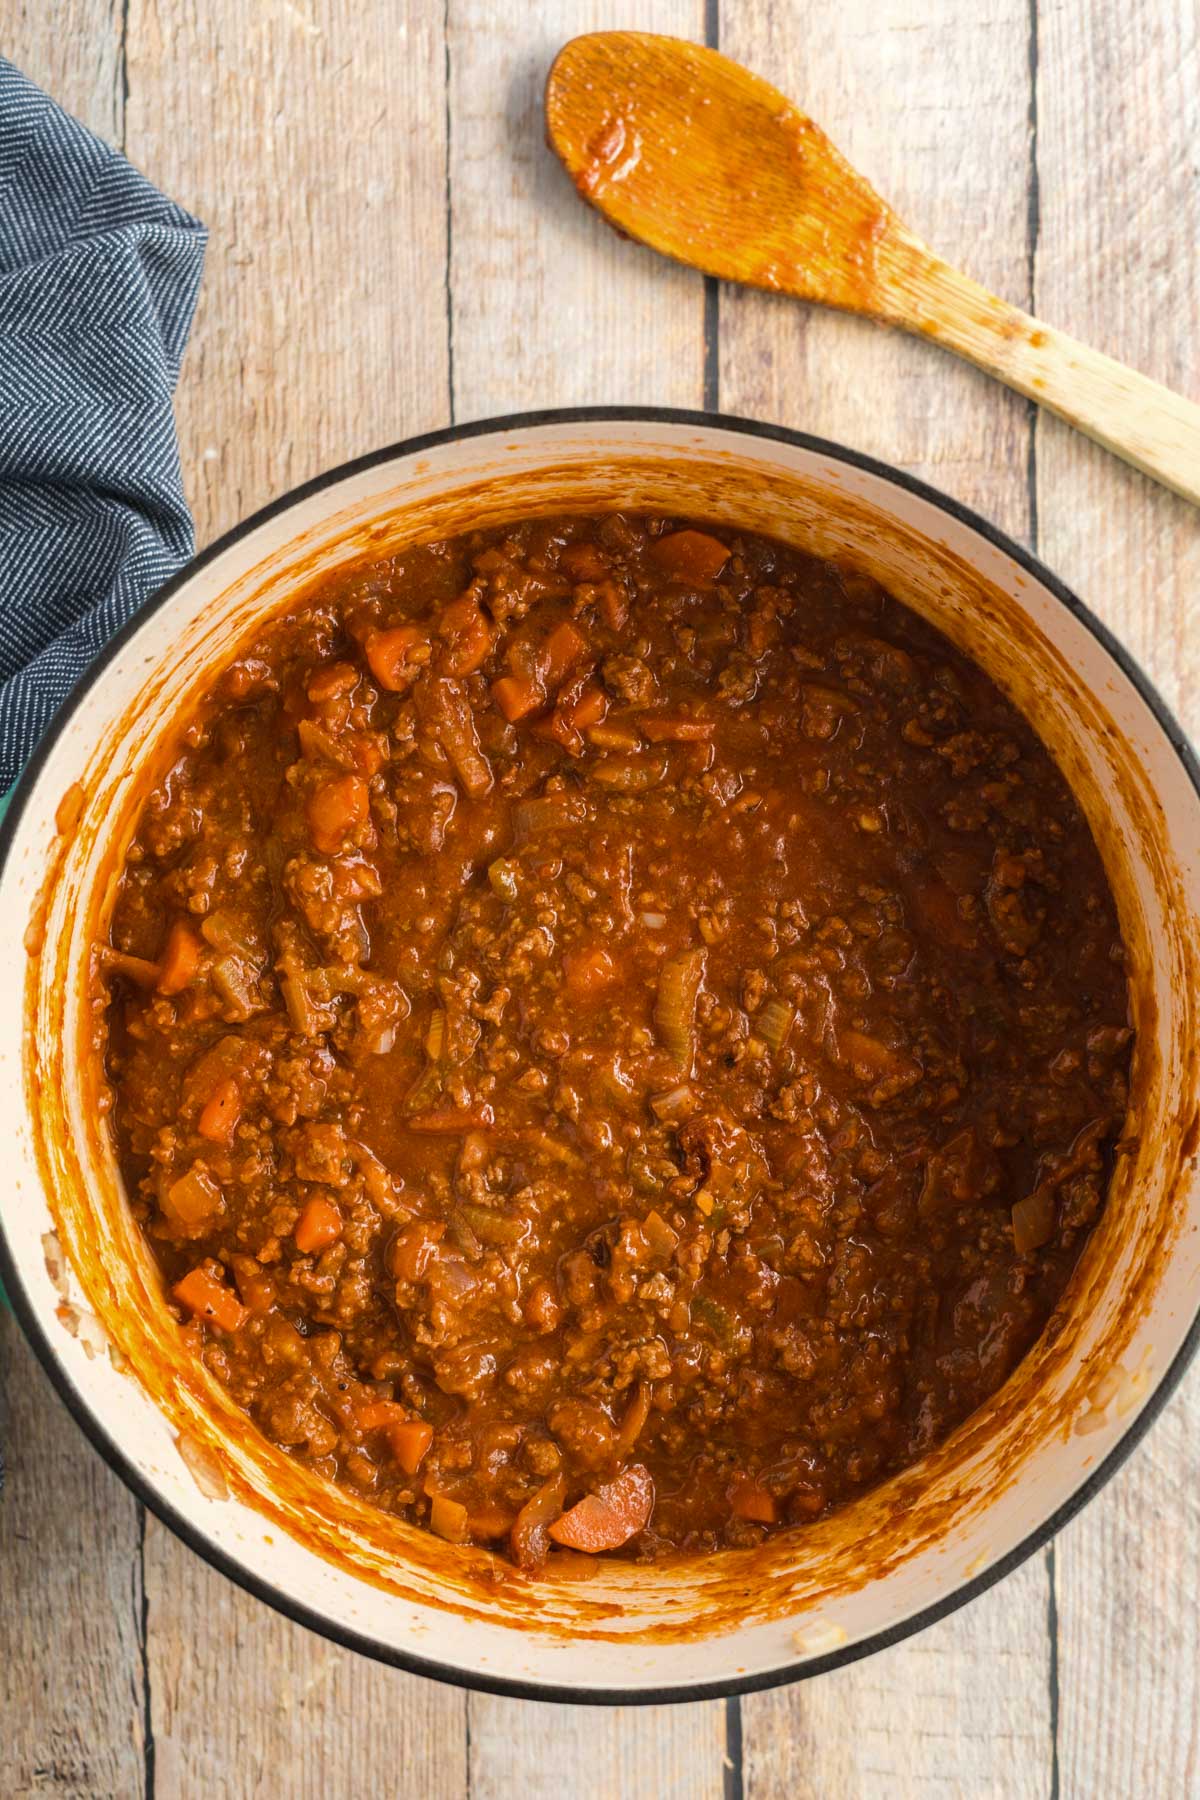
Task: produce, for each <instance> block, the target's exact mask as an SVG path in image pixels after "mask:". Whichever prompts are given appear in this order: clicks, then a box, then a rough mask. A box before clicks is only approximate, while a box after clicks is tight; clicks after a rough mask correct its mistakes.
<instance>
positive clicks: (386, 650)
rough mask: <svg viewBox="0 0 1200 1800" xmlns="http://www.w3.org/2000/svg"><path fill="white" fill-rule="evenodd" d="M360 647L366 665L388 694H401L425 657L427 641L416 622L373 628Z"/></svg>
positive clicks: (425, 659) (427, 651)
mask: <svg viewBox="0 0 1200 1800" xmlns="http://www.w3.org/2000/svg"><path fill="white" fill-rule="evenodd" d="M363 648H364V650H365V651H366V653H367V666H368V668H369V669H370V671H371V673H372V675H373V676H374V677H375V679H376V681H377V682H378V683H379V685H380V687H381V688H386V689H387V691H388V693H389V694H402V693H403V692H404V690H405V689H406V688H409V687H411V686H412V683H413V680H414V678H415V676H416V675H417V672H418V670H419V669H420V667H421V664H422V663H423V662H428V660H429V640H428V638H427V637H426V635H425V633H424V631H422V629H421V627H420V626H419V625H392V626H391V627H390V628H389V629H388V630H387V631H373V632H372V633H371V634H370V636H369V637H368V638H367V640H366V643H365V644H364V645H363Z"/></svg>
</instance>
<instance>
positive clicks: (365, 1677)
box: [146, 1529, 467, 1800]
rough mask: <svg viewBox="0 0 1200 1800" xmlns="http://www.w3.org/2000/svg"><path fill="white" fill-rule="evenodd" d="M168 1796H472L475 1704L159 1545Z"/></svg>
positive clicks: (154, 1571)
mask: <svg viewBox="0 0 1200 1800" xmlns="http://www.w3.org/2000/svg"><path fill="white" fill-rule="evenodd" d="M146 1592H147V1595H148V1597H149V1615H148V1634H147V1635H148V1644H149V1661H150V1681H151V1696H152V1715H153V1726H154V1778H155V1793H156V1794H157V1795H158V1796H159V1800H162V1797H163V1796H171V1797H172V1800H175V1797H176V1796H177V1797H178V1800H192V1796H193V1795H197V1794H204V1795H221V1796H222V1800H226V1797H228V1800H243V1796H244V1797H245V1800H258V1797H260V1796H261V1797H262V1800H275V1797H276V1796H280V1797H281V1796H284V1795H286V1796H287V1800H331V1797H332V1796H335V1795H336V1796H341V1795H347V1796H351V1795H359V1794H361V1795H376V1794H378V1795H384V1794H386V1795H390V1796H403V1797H404V1800H461V1797H462V1796H463V1795H464V1794H465V1793H466V1754H467V1737H466V1699H465V1696H464V1695H463V1694H462V1693H460V1692H459V1691H458V1690H456V1689H454V1688H448V1687H442V1686H440V1685H438V1684H437V1683H436V1682H431V1681H423V1680H421V1679H420V1677H418V1676H414V1675H403V1674H401V1673H399V1672H398V1671H396V1670H393V1669H384V1668H381V1667H380V1666H379V1665H378V1664H376V1663H373V1662H369V1661H367V1660H366V1659H365V1658H363V1657H361V1656H356V1655H354V1654H353V1653H352V1652H350V1651H348V1650H342V1649H339V1648H338V1646H337V1645H335V1644H330V1643H328V1642H326V1641H325V1640H324V1639H323V1638H319V1637H315V1636H313V1634H312V1633H310V1632H307V1631H304V1630H303V1629H302V1628H301V1627H300V1626H298V1625H292V1624H290V1623H289V1622H288V1621H287V1620H286V1619H284V1618H281V1617H280V1616H279V1615H278V1614H276V1613H273V1612H271V1611H270V1610H269V1609H268V1608H267V1607H265V1606H263V1605H262V1604H261V1602H259V1601H257V1600H254V1599H251V1597H250V1596H249V1595H248V1594H243V1593H242V1592H240V1591H239V1590H238V1589H237V1588H234V1587H232V1586H231V1585H230V1584H229V1583H228V1582H227V1581H226V1580H225V1579H224V1578H223V1577H222V1576H220V1575H217V1574H216V1573H214V1571H213V1570H212V1569H210V1568H209V1567H208V1566H207V1564H205V1563H203V1562H201V1561H200V1559H199V1558H198V1557H196V1556H193V1555H192V1554H191V1553H190V1551H183V1550H182V1548H181V1546H180V1545H178V1544H177V1543H176V1542H175V1540H174V1539H173V1538H172V1537H171V1536H170V1534H169V1533H168V1532H165V1531H163V1530H161V1529H160V1530H156V1531H154V1532H152V1533H151V1534H149V1536H148V1538H147V1544H146Z"/></svg>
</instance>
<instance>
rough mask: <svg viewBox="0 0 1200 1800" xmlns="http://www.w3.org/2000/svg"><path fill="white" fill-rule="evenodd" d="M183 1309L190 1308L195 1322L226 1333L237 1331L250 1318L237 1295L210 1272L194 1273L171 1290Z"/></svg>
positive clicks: (195, 1270)
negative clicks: (201, 1322) (215, 1326)
mask: <svg viewBox="0 0 1200 1800" xmlns="http://www.w3.org/2000/svg"><path fill="white" fill-rule="evenodd" d="M171 1292H172V1294H173V1295H174V1296H175V1298H176V1300H178V1302H179V1304H180V1306H186V1307H187V1309H188V1311H189V1312H190V1313H191V1314H192V1317H193V1318H196V1319H202V1320H203V1321H204V1323H205V1324H206V1325H219V1326H220V1328H221V1330H222V1331H237V1330H238V1329H239V1327H240V1326H242V1325H244V1324H245V1323H246V1319H247V1317H248V1316H249V1315H248V1314H247V1312H246V1308H245V1307H244V1306H243V1305H242V1303H241V1301H240V1300H239V1299H238V1297H237V1295H236V1294H235V1293H234V1292H233V1290H232V1289H231V1288H227V1287H226V1286H225V1285H224V1283H223V1282H220V1281H217V1280H216V1278H215V1277H214V1276H212V1275H210V1274H209V1272H208V1270H207V1269H192V1270H191V1271H190V1272H189V1273H188V1274H187V1275H185V1276H184V1277H183V1280H182V1281H177V1282H176V1283H175V1286H174V1287H173V1288H172V1289H171Z"/></svg>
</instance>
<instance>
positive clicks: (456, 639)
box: [437, 588, 492, 675]
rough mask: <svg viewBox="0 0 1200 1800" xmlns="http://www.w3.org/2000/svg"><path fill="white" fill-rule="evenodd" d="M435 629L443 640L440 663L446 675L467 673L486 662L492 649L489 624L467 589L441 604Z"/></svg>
mask: <svg viewBox="0 0 1200 1800" xmlns="http://www.w3.org/2000/svg"><path fill="white" fill-rule="evenodd" d="M437 631H438V636H439V637H440V638H444V639H445V640H446V649H445V651H444V653H443V656H442V662H441V666H442V668H443V669H444V670H445V672H446V674H447V675H470V674H471V673H472V671H473V670H475V669H478V668H479V667H480V665H481V664H482V663H485V662H486V661H487V659H488V656H489V655H490V653H491V648H492V623H491V620H490V619H489V618H488V617H487V614H486V613H485V612H484V610H483V608H482V607H481V606H480V604H479V599H478V596H477V595H476V594H475V593H473V592H472V590H471V589H470V588H468V589H467V591H466V593H465V594H460V595H459V597H458V599H457V600H452V601H451V602H450V604H449V606H446V607H443V609H442V614H441V617H440V618H439V619H438V623H437Z"/></svg>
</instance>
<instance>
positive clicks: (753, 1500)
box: [729, 1477, 779, 1525]
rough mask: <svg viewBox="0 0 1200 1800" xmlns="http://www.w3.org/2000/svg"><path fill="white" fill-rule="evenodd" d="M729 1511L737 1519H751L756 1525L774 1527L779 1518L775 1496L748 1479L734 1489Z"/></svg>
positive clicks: (730, 1498)
mask: <svg viewBox="0 0 1200 1800" xmlns="http://www.w3.org/2000/svg"><path fill="white" fill-rule="evenodd" d="M729 1510H730V1512H732V1514H733V1516H734V1518H735V1519H750V1520H751V1521H752V1522H753V1523H754V1524H756V1525H774V1523H775V1521H776V1519H777V1518H778V1517H779V1513H778V1509H777V1508H776V1505H775V1496H774V1495H773V1494H769V1493H768V1492H767V1490H766V1488H765V1487H762V1486H760V1484H759V1483H758V1482H757V1481H751V1480H750V1479H749V1478H748V1477H747V1478H746V1479H745V1480H743V1481H740V1482H739V1483H738V1485H737V1486H736V1487H735V1488H734V1490H733V1493H732V1494H731V1495H730V1497H729Z"/></svg>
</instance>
